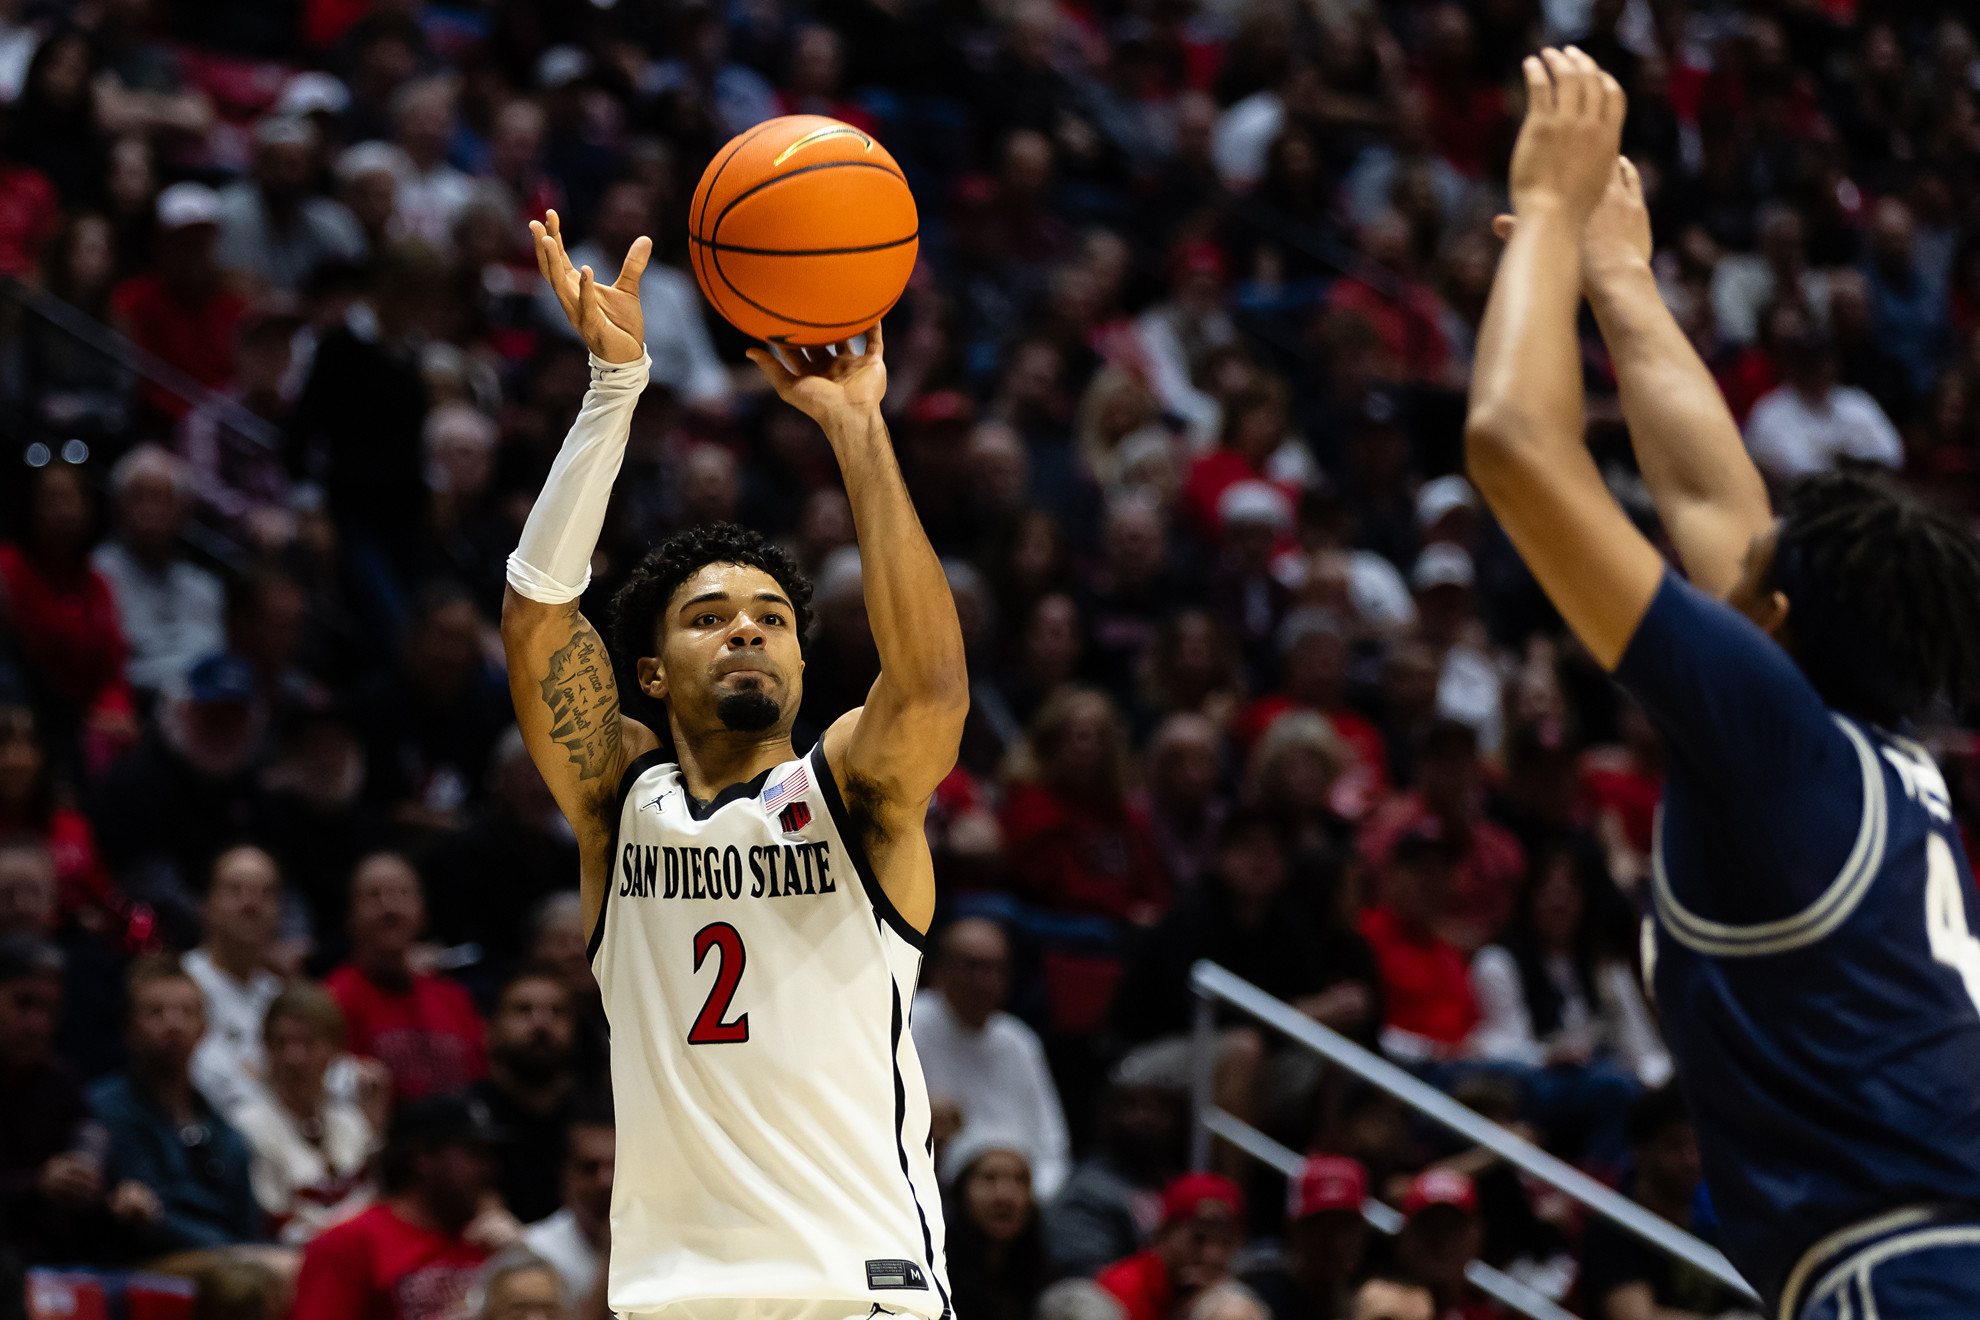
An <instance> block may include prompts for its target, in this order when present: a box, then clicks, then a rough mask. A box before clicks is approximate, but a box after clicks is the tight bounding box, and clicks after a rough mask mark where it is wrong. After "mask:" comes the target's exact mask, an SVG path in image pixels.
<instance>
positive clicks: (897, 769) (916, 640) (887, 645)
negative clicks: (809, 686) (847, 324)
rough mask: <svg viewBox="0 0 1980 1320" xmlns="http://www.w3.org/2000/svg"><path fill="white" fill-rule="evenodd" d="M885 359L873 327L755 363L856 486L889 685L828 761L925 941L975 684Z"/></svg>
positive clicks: (847, 723) (831, 742) (868, 586)
mask: <svg viewBox="0 0 1980 1320" xmlns="http://www.w3.org/2000/svg"><path fill="white" fill-rule="evenodd" d="M883 350H884V345H883V342H882V340H881V335H880V327H879V326H878V325H875V326H874V327H873V328H872V329H871V330H869V331H868V332H867V336H866V348H865V351H864V352H861V353H854V352H853V351H852V345H851V343H850V342H847V343H843V344H839V345H837V346H836V351H833V350H826V349H822V348H814V349H810V350H798V349H790V348H786V349H784V350H782V355H781V356H779V355H778V354H773V353H771V352H769V351H768V350H765V349H752V350H751V351H750V359H751V361H753V362H755V363H756V365H757V366H759V367H761V368H762V369H763V374H764V375H765V376H767V377H769V379H770V383H771V384H772V385H773V386H775V387H776V390H777V393H778V394H780V395H781V396H783V398H784V399H785V400H786V401H787V402H789V403H790V404H792V405H793V406H794V407H797V408H799V409H801V410H802V411H803V412H805V413H807V414H808V415H809V416H811V417H812V418H813V419H814V420H815V421H817V423H818V424H819V426H820V427H821V428H823V430H824V432H825V437H826V439H827V440H829V441H831V444H832V451H833V453H835V454H836V455H837V456H838V459H839V470H840V472H841V473H843V474H844V476H845V480H846V495H847V498H848V499H849V500H850V501H851V503H852V514H853V528H854V530H855V532H856V533H857V535H858V538H859V554H860V568H861V577H862V579H863V581H864V584H865V590H866V613H867V617H868V619H869V620H870V621H871V623H872V627H873V641H874V645H875V646H876V647H877V648H878V650H879V652H880V677H879V679H878V680H877V681H876V682H875V683H874V684H873V688H872V690H871V691H870V692H868V693H867V696H866V705H865V706H864V707H863V708H862V709H860V710H857V711H853V712H852V713H850V714H848V715H846V716H844V717H842V718H841V719H839V720H838V721H837V722H836V723H835V724H833V726H832V728H831V729H830V730H829V731H828V732H827V733H826V735H825V756H826V759H827V760H828V761H829V762H830V763H831V765H832V773H833V776H834V777H835V778H836V779H837V780H838V781H839V787H840V788H841V789H842V790H843V791H844V793H845V797H846V803H847V806H848V808H849V809H850V810H851V812H852V814H853V816H854V818H855V820H857V821H859V822H860V824H861V826H862V828H863V829H864V830H865V831H866V833H867V836H868V837H867V838H866V840H865V843H866V846H867V850H868V852H869V853H870V854H872V855H873V858H874V862H875V864H876V866H877V867H878V868H879V870H880V873H881V876H882V883H883V885H885V886H886V887H887V889H888V897H889V898H891V899H892V900H893V902H894V905H895V907H897V908H899V909H900V912H901V915H902V916H904V917H905V918H906V919H907V920H908V921H910V922H912V923H913V924H914V925H915V926H917V927H919V928H921V929H926V928H927V925H928V923H929V921H930V920H932V919H933V917H934V913H935V881H934V870H933V866H932V864H931V863H929V862H928V860H927V843H926V839H925V837H924V836H923V834H922V818H923V816H925V815H926V813H927V809H928V799H929V798H930V797H931V796H933V795H934V792H935V788H936V786H937V785H938V784H940V783H941V782H942V780H943V778H944V777H945V776H946V775H947V774H948V773H949V771H950V770H951V769H952V768H954V766H955V763H956V749H957V748H958V747H959V746H960V745H961V743H962V726H963V719H964V717H965V716H966V715H967V714H968V712H969V675H968V672H967V668H966V666H965V663H964V659H963V639H962V627H961V625H960V624H959V623H958V622H957V620H956V605H955V600H954V599H953V598H952V597H951V596H950V595H949V581H948V577H947V575H946V574H944V573H943V571H942V561H941V560H940V559H939V558H938V557H937V556H936V554H935V548H934V547H933V546H931V545H930V544H929V543H928V535H927V533H926V532H924V531H923V530H922V528H921V519H920V518H919V517H917V516H916V514H915V511H914V503H913V501H911V500H910V499H909V498H908V492H907V485H906V483H905V482H904V481H902V479H901V469H900V465H899V464H898V463H897V462H895V460H894V447H893V443H892V441H891V440H890V439H889V437H888V435H887V425H886V423H885V422H883V421H882V420H881V418H880V400H881V397H882V396H883V395H885V394H886V392H887V365H886V362H885V360H884V357H883ZM903 845H906V846H905V847H903ZM883 855H886V856H888V857H890V858H892V859H893V864H892V865H889V864H888V862H887V861H883V860H882V856H883ZM896 890H898V891H900V892H895V891H896Z"/></svg>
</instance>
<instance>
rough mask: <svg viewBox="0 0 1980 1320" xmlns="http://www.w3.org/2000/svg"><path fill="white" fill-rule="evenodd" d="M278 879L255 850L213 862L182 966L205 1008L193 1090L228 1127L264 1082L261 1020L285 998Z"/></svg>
mask: <svg viewBox="0 0 1980 1320" xmlns="http://www.w3.org/2000/svg"><path fill="white" fill-rule="evenodd" d="M281 909H282V872H281V870H280V869H279V868H278V867H277V866H276V864H275V859H274V858H273V857H270V856H269V855H268V854H267V853H265V852H263V851H262V850H261V849H259V848H257V847H254V846H253V845H252V844H242V845H239V846H237V847H233V848H229V849H228V850H227V851H226V852H223V853H221V854H220V855H219V856H218V857H216V858H214V859H213V867H212V870H211V871H209V872H208V874H207V881H206V902H205V904H204V906H203V907H202V908H201V911H200V928H201V932H202V934H201V939H200V943H199V947H198V948H196V949H194V950H193V951H192V952H190V953H188V954H187V955H186V956H185V958H184V959H183V960H182V964H183V966H184V967H185V970H186V975H187V976H190V977H191V978H192V979H193V981H194V983H195V984H197V985H198V986H199V990H200V994H201V995H202V996H203V997H204V999H205V1004H206V1034H205V1035H204V1036H203V1037H201V1038H200V1042H199V1048H198V1049H197V1050H194V1051H193V1059H192V1077H193V1085H194V1086H197V1087H198V1088H199V1092H200V1094H201V1095H203V1096H204V1097H206V1102H207V1103H208V1104H210V1105H212V1106H213V1107H214V1108H215V1109H216V1110H218V1111H219V1112H220V1113H221V1114H222V1115H223V1116H225V1117H226V1118H227V1119H228V1120H229V1121H233V1120H235V1119H236V1118H238V1116H239V1114H240V1112H241V1110H243V1109H244V1108H246V1107H247V1105H248V1103H249V1102H250V1101H252V1100H254V1099H257V1098H259V1097H260V1094H261V1091H262V1088H263V1086H264V1085H265V1084H266V1082H267V1080H268V1070H267V1055H266V1054H265V1053H264V1052H263V1050H262V1043H261V1042H262V1018H263V1015H264V1014H266V1013H267V1011H268V1005H269V1004H270V1003H271V1002H272V1001H273V1000H274V998H275V996H276V995H278V994H280V993H281V991H282V978H281V977H279V976H277V975H276V974H275V972H274V970H273V963H274V960H275V953H276V951H275V936H276V927H277V923H278V922H279V921H280V919H281V915H282V913H281Z"/></svg>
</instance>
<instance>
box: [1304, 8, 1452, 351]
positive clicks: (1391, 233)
mask: <svg viewBox="0 0 1980 1320" xmlns="http://www.w3.org/2000/svg"><path fill="white" fill-rule="evenodd" d="M1455 9H1456V6H1452V5H1446V6H1440V8H1439V9H1438V10H1437V11H1433V12H1443V11H1444V10H1455ZM1457 12H1460V13H1461V12H1462V11H1457ZM1410 242H1411V236H1410V230H1409V221H1407V220H1405V219H1404V218H1403V217H1402V216H1401V215H1399V214H1397V213H1396V212H1395V211H1393V210H1384V211H1382V212H1379V213H1378V214H1376V215H1375V216H1374V217H1373V218H1371V219H1369V220H1367V221H1365V222H1363V223H1362V224H1361V226H1360V227H1359V229H1358V230H1357V232H1356V234H1355V246H1356V247H1357V248H1358V249H1360V252H1361V257H1362V260H1361V262H1359V263H1358V264H1357V267H1356V271H1355V273H1354V274H1351V275H1348V276H1345V277H1344V278H1342V279H1340V280H1338V281H1336V282H1335V284H1334V286H1333V287H1332V288H1331V289H1329V290H1328V292H1327V308H1328V310H1329V311H1330V312H1334V313H1337V314H1338V313H1350V314H1353V315H1357V316H1360V317H1362V318H1364V319H1365V320H1366V321H1367V322H1368V324H1369V325H1371V326H1373V327H1374V329H1375V336H1376V339H1377V340H1378V341H1379V342H1380V343H1381V345H1382V351H1383V353H1384V355H1385V356H1386V357H1387V359H1388V360H1389V362H1391V363H1392V364H1393V365H1394V369H1395V370H1396V372H1398V373H1399V374H1400V376H1401V377H1402V379H1404V380H1411V381H1421V382H1424V383H1428V384H1441V383H1448V382H1447V372H1448V371H1449V369H1450V366H1451V360H1452V359H1451V345H1450V339H1449V337H1448V336H1447V335H1445V333H1444V322H1445V319H1446V317H1447V316H1448V312H1447V310H1446V309H1445V308H1444V305H1443V303H1442V302H1441V301H1440V300H1439V299H1438V297H1437V295H1436V293H1435V291H1434V290H1432V289H1431V288H1430V286H1429V285H1427V284H1425V283H1423V282H1422V281H1421V280H1419V279H1418V278H1417V262H1416V257H1415V254H1414V253H1413V252H1412V251H1411V246H1410Z"/></svg>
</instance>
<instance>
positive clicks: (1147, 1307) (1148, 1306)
mask: <svg viewBox="0 0 1980 1320" xmlns="http://www.w3.org/2000/svg"><path fill="white" fill-rule="evenodd" d="M1093 1281H1094V1282H1095V1283H1097V1284H1099V1285H1100V1286H1101V1287H1102V1288H1105V1289H1106V1290H1107V1291H1108V1292H1109V1293H1111V1294H1112V1295H1113V1297H1114V1300H1115V1301H1117V1302H1119V1303H1120V1304H1121V1309H1122V1310H1123V1311H1125V1312H1126V1313H1127V1314H1126V1320H1168V1316H1169V1307H1170V1303H1171V1300H1172V1292H1171V1289H1170V1287H1169V1267H1168V1266H1167V1265H1165V1264H1163V1262H1162V1257H1161V1256H1159V1255H1158V1254H1156V1253H1155V1252H1153V1251H1143V1252H1140V1253H1138V1254H1136V1255H1133V1256H1129V1257H1128V1258H1127V1259H1126V1260H1117V1261H1115V1262H1114V1263H1113V1264H1112V1265H1109V1266H1108V1267H1107V1268H1106V1269H1104V1270H1101V1271H1100V1272H1099V1273H1098V1274H1096V1275H1094V1276H1093Z"/></svg>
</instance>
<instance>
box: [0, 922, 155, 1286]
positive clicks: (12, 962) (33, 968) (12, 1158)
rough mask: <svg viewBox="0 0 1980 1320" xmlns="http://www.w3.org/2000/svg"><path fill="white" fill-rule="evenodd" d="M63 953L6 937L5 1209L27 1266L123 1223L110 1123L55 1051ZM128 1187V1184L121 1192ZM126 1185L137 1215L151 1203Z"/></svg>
mask: <svg viewBox="0 0 1980 1320" xmlns="http://www.w3.org/2000/svg"><path fill="white" fill-rule="evenodd" d="M61 1014H62V955H61V952H60V951H59V950H57V949H56V948H55V947H54V946H53V945H52V944H48V943H46V942H44V941H42V940H41V939H39V938H37V937H35V936H33V935H25V934H9V935H0V1215H4V1216H5V1221H6V1225H7V1236H8V1238H9V1242H10V1245H11V1247H12V1249H13V1250H14V1252H15V1253H16V1254H17V1255H18V1257H19V1259H20V1260H21V1261H22V1263H24V1264H31V1265H32V1264H48V1263H54V1262H58V1261H67V1260H78V1259H82V1258H83V1257H85V1256H87V1255H89V1254H91V1253H92V1250H93V1248H94V1246H95V1245H97V1244H95V1243H92V1242H91V1241H90V1239H91V1237H93V1236H96V1237H100V1236H101V1235H102V1234H103V1233H105V1232H106V1231H114V1230H115V1227H116V1225H115V1223H114V1221H112V1220H111V1219H110V1218H109V1215H108V1212H107V1210H106V1205H105V1196H104V1193H105V1190H106V1184H105V1182H104V1178H105V1175H106V1174H107V1172H108V1170H107V1169H106V1168H105V1167H104V1157H105V1153H106V1147H105V1142H104V1134H103V1129H101V1128H99V1127H95V1126H94V1125H92V1124H90V1123H89V1122H88V1119H89V1111H88V1109H87V1108H86V1107H85V1105H84V1103H83V1095H82V1091H81V1090H80V1089H79V1088H78V1086H77V1085H76V1078H75V1076H74V1074H73V1073H71V1072H70V1070H69V1068H68V1066H67V1065H66V1064H64V1063H63V1061H62V1059H61V1057H60V1056H59V1055H57V1054H56V1053H55V1049H54V1046H55V1024H56V1023H57V1022H58V1021H59V1020H60V1018H61ZM121 1190H122V1189H120V1191H121ZM146 1197H147V1193H146V1192H145V1191H144V1190H142V1189H140V1190H135V1191H122V1194H121V1195H120V1196H119V1197H118V1198H117V1201H118V1204H119V1207H120V1208H121V1209H122V1210H123V1212H124V1214H125V1215H126V1216H127V1217H128V1216H130V1215H132V1214H133V1213H134V1211H135V1208H136V1207H138V1206H140V1205H141V1204H142V1203H144V1202H145V1200H146Z"/></svg>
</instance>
